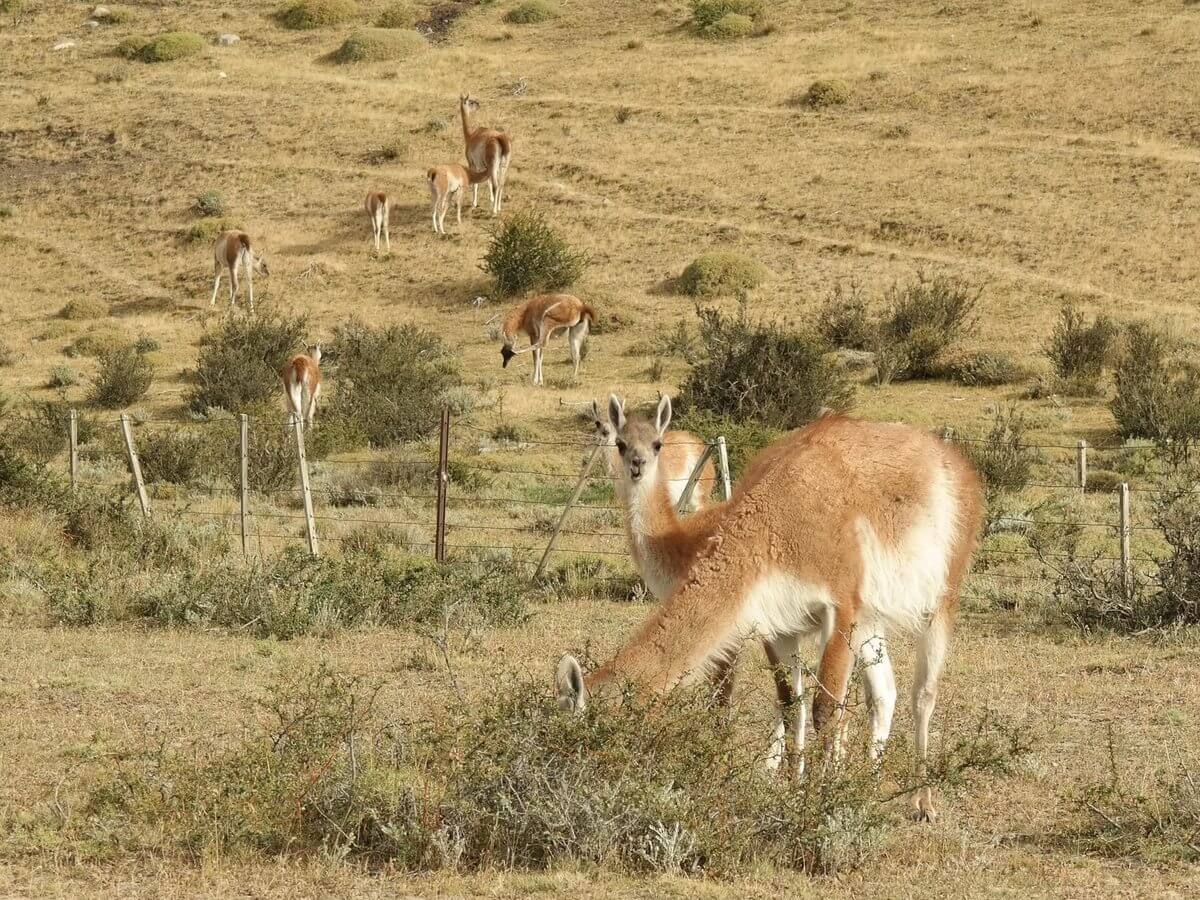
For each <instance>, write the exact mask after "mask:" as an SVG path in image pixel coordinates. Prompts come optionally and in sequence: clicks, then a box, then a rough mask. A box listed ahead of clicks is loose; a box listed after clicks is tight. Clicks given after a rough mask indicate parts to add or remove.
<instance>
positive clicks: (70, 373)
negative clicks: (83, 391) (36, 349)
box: [46, 363, 79, 388]
mask: <svg viewBox="0 0 1200 900" xmlns="http://www.w3.org/2000/svg"><path fill="white" fill-rule="evenodd" d="M77 384H79V373H78V372H76V371H75V370H74V369H72V368H71V367H70V366H68V365H65V364H63V363H59V364H58V365H56V366H54V367H53V368H52V369H51V370H50V378H49V379H48V380H47V381H46V387H52V388H69V387H74V386H75V385H77Z"/></svg>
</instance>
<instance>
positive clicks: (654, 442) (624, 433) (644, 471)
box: [608, 394, 671, 487]
mask: <svg viewBox="0 0 1200 900" xmlns="http://www.w3.org/2000/svg"><path fill="white" fill-rule="evenodd" d="M608 417H609V419H610V420H611V421H612V425H613V428H614V429H615V436H616V444H617V453H619V454H620V456H621V471H620V473H619V474H618V476H617V485H618V487H621V486H623V485H624V486H626V487H629V486H636V485H638V484H650V483H652V482H653V481H654V475H655V473H656V471H657V469H658V454H659V453H660V452H662V446H663V435H665V434H666V433H667V427H668V426H669V425H670V424H671V398H670V397H663V398H662V399H661V400H659V401H658V409H657V410H656V411H655V413H654V421H653V422H650V421H648V420H646V419H643V418H641V417H638V418H632V419H631V418H628V417H627V416H626V415H625V404H624V403H623V402H622V400H621V398H620V397H618V396H617V395H616V394H612V395H610V396H609V398H608Z"/></svg>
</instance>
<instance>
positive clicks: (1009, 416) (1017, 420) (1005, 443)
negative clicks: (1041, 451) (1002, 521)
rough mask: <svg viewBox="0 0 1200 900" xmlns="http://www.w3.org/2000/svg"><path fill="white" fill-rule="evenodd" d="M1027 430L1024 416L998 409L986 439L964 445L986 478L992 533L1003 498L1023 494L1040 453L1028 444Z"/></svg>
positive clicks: (1009, 410) (966, 442) (1013, 409)
mask: <svg viewBox="0 0 1200 900" xmlns="http://www.w3.org/2000/svg"><path fill="white" fill-rule="evenodd" d="M1026 430H1027V426H1026V423H1025V417H1024V416H1023V415H1022V414H1021V413H1019V412H1018V411H1017V410H1016V409H1015V408H1012V407H1010V408H1009V409H1007V410H1005V409H998V410H996V414H995V417H994V418H993V420H992V428H991V431H989V432H988V435H987V437H986V438H983V439H981V440H967V441H964V442H963V444H962V451H963V454H964V455H965V456H966V457H967V459H969V460H970V461H971V463H972V464H973V465H974V466H975V469H976V470H977V471H978V472H979V475H980V477H981V478H982V479H983V487H984V496H985V498H986V500H987V512H988V521H987V530H988V531H989V532H990V531H991V530H992V528H993V527H994V525H995V522H996V517H997V516H999V515H1001V514H1002V513H1003V510H1002V509H1001V507H1000V505H999V501H1000V499H1001V497H1002V495H1005V494H1017V493H1020V492H1021V491H1023V490H1025V488H1026V487H1027V486H1028V484H1029V481H1030V479H1031V478H1032V477H1033V467H1034V465H1035V464H1036V463H1037V461H1038V451H1037V450H1036V449H1035V448H1033V447H1030V446H1029V445H1028V444H1027V443H1026V442H1025V432H1026Z"/></svg>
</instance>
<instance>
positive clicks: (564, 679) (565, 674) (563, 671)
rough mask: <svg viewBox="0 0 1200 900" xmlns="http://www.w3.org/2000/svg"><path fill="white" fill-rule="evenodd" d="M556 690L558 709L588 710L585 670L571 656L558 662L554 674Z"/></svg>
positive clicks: (567, 655)
mask: <svg viewBox="0 0 1200 900" xmlns="http://www.w3.org/2000/svg"><path fill="white" fill-rule="evenodd" d="M554 690H555V693H557V694H558V708H559V709H563V710H566V711H567V712H583V710H585V709H587V686H586V685H585V684H584V683H583V669H582V668H581V667H580V665H579V662H578V661H577V660H576V659H575V657H573V656H572V655H571V654H569V653H567V654H565V655H564V656H563V658H562V659H560V660H559V661H558V669H557V670H556V671H555V673H554Z"/></svg>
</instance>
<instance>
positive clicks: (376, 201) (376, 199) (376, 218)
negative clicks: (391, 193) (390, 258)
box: [363, 191, 392, 253]
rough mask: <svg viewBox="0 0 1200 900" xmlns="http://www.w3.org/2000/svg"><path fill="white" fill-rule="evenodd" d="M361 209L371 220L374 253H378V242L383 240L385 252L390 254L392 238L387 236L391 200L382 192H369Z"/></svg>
mask: <svg viewBox="0 0 1200 900" xmlns="http://www.w3.org/2000/svg"><path fill="white" fill-rule="evenodd" d="M363 209H365V210H366V211H367V218H368V219H370V220H371V234H372V235H373V236H374V238H375V252H376V253H378V252H379V240H380V238H382V239H383V244H384V246H385V247H386V248H387V252H388V253H391V252H392V238H391V235H390V234H388V230H389V226H390V224H391V223H390V221H389V220H390V219H391V212H392V204H391V199H390V198H389V197H388V195H387V194H385V193H384V192H383V191H371V193H369V194H367V199H366V200H364V201H363Z"/></svg>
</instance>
